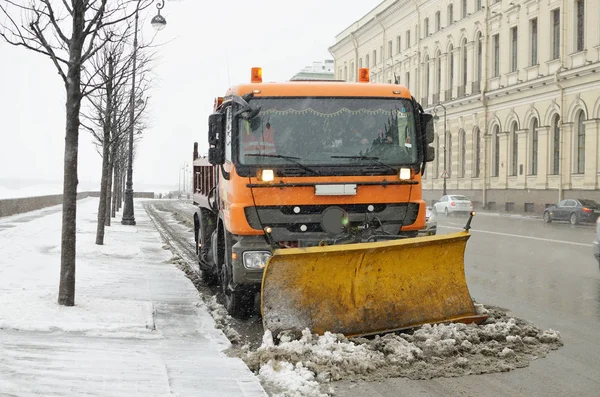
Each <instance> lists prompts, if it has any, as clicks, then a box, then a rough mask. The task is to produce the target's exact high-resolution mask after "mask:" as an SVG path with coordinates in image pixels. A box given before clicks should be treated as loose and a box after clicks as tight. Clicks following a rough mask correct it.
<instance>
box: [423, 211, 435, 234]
mask: <svg viewBox="0 0 600 397" xmlns="http://www.w3.org/2000/svg"><path fill="white" fill-rule="evenodd" d="M436 233H437V219H436V217H435V214H434V213H433V208H431V207H427V209H426V211H425V229H422V230H420V231H419V234H420V235H421V236H433V235H435V234H436Z"/></svg>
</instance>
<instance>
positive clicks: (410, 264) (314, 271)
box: [193, 68, 485, 336]
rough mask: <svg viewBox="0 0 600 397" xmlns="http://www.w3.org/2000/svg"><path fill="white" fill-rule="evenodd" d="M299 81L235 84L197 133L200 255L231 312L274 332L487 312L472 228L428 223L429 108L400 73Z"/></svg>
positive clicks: (379, 325)
mask: <svg viewBox="0 0 600 397" xmlns="http://www.w3.org/2000/svg"><path fill="white" fill-rule="evenodd" d="M359 72H360V73H359V82H353V83H347V82H337V81H292V82H286V83H263V82H262V70H261V69H260V68H253V69H252V73H251V82H250V83H249V84H242V85H239V86H236V87H233V88H230V89H229V90H228V91H227V93H226V94H225V96H224V97H220V98H218V99H217V100H216V101H215V107H214V113H213V114H212V115H211V116H210V117H209V123H208V124H209V132H208V156H202V157H200V156H199V155H198V144H197V143H195V144H194V195H193V197H194V204H195V205H196V206H197V210H196V213H195V215H194V224H195V240H196V252H197V254H198V262H199V267H200V270H201V273H202V277H203V279H204V281H205V282H206V283H208V284H212V285H220V286H221V288H222V291H223V295H224V300H225V306H226V308H227V311H228V312H229V313H230V314H231V315H232V316H233V317H237V318H244V317H247V316H249V315H250V314H252V312H253V309H254V306H255V305H254V302H255V297H256V294H257V293H260V298H261V312H262V318H263V324H264V326H265V329H269V330H271V331H272V332H273V334H274V335H277V334H278V333H280V332H281V331H284V330H292V331H302V330H304V329H305V328H308V329H310V330H311V331H312V332H314V333H319V334H322V333H324V332H326V331H330V332H334V333H343V334H344V335H346V336H357V335H371V334H379V333H384V332H390V331H395V330H400V329H406V328H411V327H415V326H418V325H421V324H425V323H441V322H452V321H460V322H481V321H483V319H484V318H485V317H484V316H480V315H478V314H477V312H476V310H475V307H474V305H473V302H472V299H471V296H470V294H469V290H468V288H467V285H466V280H465V273H464V251H465V247H466V242H467V240H468V239H469V233H468V229H469V223H470V219H469V223H467V227H466V228H465V231H464V232H458V233H454V234H447V235H438V236H428V237H417V234H418V231H419V230H421V229H423V228H424V227H425V208H426V207H425V202H424V201H423V199H422V195H421V193H422V184H421V177H422V175H423V173H424V172H425V166H426V164H427V162H430V161H432V160H433V159H434V150H433V148H432V147H430V143H431V142H433V139H434V132H433V120H432V115H430V114H426V113H424V111H423V109H422V107H421V106H420V105H419V104H418V103H417V102H416V101H415V99H414V98H413V97H412V96H411V94H410V92H409V91H408V89H407V88H405V87H403V86H400V85H395V84H375V83H369V71H368V69H360V71H359Z"/></svg>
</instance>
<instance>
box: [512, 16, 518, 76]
mask: <svg viewBox="0 0 600 397" xmlns="http://www.w3.org/2000/svg"><path fill="white" fill-rule="evenodd" d="M510 40H511V44H510V47H511V51H512V53H511V55H510V58H511V59H510V60H511V64H510V71H511V72H516V71H517V70H518V69H517V68H518V67H517V51H518V44H517V43H518V42H517V40H518V34H517V27H516V26H515V27H514V28H511V29H510Z"/></svg>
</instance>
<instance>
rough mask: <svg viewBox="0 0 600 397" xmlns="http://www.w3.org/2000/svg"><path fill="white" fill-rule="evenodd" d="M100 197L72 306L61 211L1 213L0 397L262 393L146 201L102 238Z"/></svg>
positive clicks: (85, 220)
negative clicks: (61, 289)
mask: <svg viewBox="0 0 600 397" xmlns="http://www.w3.org/2000/svg"><path fill="white" fill-rule="evenodd" d="M97 207H98V200H97V199H92V198H90V199H84V200H81V201H80V202H79V205H78V210H77V211H78V213H77V218H78V219H77V281H76V282H77V285H76V288H77V290H76V298H75V299H76V305H75V306H74V307H64V306H59V305H58V304H57V303H56V300H57V295H58V279H59V269H60V235H61V217H62V213H61V212H60V211H56V208H54V209H52V208H51V209H45V210H43V211H35V212H32V213H27V214H22V215H18V216H12V217H7V218H0V252H2V255H1V256H0V396H181V397H182V396H215V397H216V396H245V397H254V396H266V395H267V393H266V392H265V390H264V389H263V387H262V385H261V383H260V382H259V380H258V378H257V377H256V376H255V375H254V374H253V373H252V372H251V371H250V370H249V369H248V367H247V366H246V365H245V364H244V363H243V362H242V361H241V360H240V359H238V358H232V357H228V356H227V355H226V353H225V352H224V351H225V350H226V349H227V348H228V347H229V346H230V343H229V341H228V340H227V338H226V337H225V335H224V334H223V333H222V331H220V330H219V329H217V328H216V327H215V322H214V320H213V318H212V317H211V316H210V314H209V311H208V309H207V308H206V306H205V305H204V303H203V302H202V299H201V297H200V296H199V294H198V291H197V290H196V289H195V288H194V286H193V284H192V282H191V281H190V280H188V279H187V278H186V277H185V275H184V274H183V272H182V271H180V270H179V269H178V268H177V267H176V266H175V265H174V264H173V263H171V262H172V261H170V259H171V256H172V255H171V253H170V252H169V251H168V250H167V249H166V247H165V246H164V243H163V242H162V240H161V237H160V235H159V234H158V232H157V231H156V229H155V227H154V225H153V223H152V221H151V219H150V218H149V217H148V215H147V214H146V213H145V211H144V208H143V206H142V204H141V202H140V201H138V200H136V201H135V219H136V222H137V225H136V226H124V225H121V224H120V222H119V221H120V215H118V216H117V218H116V219H113V225H112V226H110V227H107V228H106V237H105V244H104V245H102V246H98V245H95V244H94V241H95V230H96V216H97ZM58 208H60V207H58Z"/></svg>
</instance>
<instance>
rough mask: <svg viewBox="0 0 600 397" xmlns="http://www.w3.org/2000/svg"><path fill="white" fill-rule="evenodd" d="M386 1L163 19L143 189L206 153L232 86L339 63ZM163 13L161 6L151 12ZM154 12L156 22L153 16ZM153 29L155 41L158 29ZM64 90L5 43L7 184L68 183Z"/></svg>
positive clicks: (170, 180)
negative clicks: (257, 73) (339, 53)
mask: <svg viewBox="0 0 600 397" xmlns="http://www.w3.org/2000/svg"><path fill="white" fill-rule="evenodd" d="M379 3H380V0H363V1H360V2H358V1H357V2H354V1H352V2H349V1H347V0H326V1H325V0H303V1H298V2H291V1H281V0H255V1H247V0H229V1H228V2H227V7H221V6H223V5H224V4H225V3H224V2H220V1H200V0H183V1H177V2H174V1H173V2H169V1H167V4H166V5H165V8H164V9H163V11H162V14H163V15H164V16H165V18H166V19H167V27H166V28H165V29H164V30H163V31H161V32H160V33H159V41H161V42H166V44H165V45H164V46H162V47H161V48H160V50H159V56H160V58H159V59H158V60H157V61H156V66H155V68H154V73H155V75H156V77H155V80H154V82H153V84H154V88H153V89H152V91H151V92H150V93H149V95H150V97H151V98H150V104H151V106H150V119H151V123H150V128H148V129H147V130H146V131H145V132H144V138H143V141H142V143H141V145H140V147H139V149H138V157H137V158H136V162H135V164H134V190H135V188H136V183H138V184H139V185H140V186H144V185H162V186H164V185H165V184H168V185H172V186H177V183H178V178H179V170H180V168H181V166H182V164H183V163H184V162H186V161H187V162H189V163H190V164H191V160H192V151H193V143H194V142H195V141H197V142H199V143H200V146H201V149H204V150H203V151H205V150H206V149H205V148H206V147H207V144H206V139H207V138H206V131H207V124H208V121H207V120H208V115H209V114H210V112H211V111H212V104H213V100H214V98H215V97H217V96H220V95H223V94H224V93H225V91H226V90H227V88H228V86H229V85H234V84H238V83H243V82H247V81H249V78H250V68H251V67H253V66H262V67H263V78H264V80H265V81H286V80H289V79H290V78H291V77H292V76H293V75H294V74H295V73H296V72H298V71H299V70H300V69H302V68H303V67H305V66H307V65H310V64H312V62H313V61H323V60H325V59H331V55H330V54H329V52H328V51H327V49H328V47H330V46H331V45H333V44H334V43H335V35H337V34H338V33H340V32H341V31H342V30H344V29H345V28H346V27H347V26H349V25H350V24H351V23H353V22H355V21H356V20H357V19H359V18H360V17H361V16H363V15H364V14H366V13H367V12H369V11H370V10H371V9H373V8H374V7H376V6H377V5H378V4H379ZM150 13H151V14H152V15H154V14H155V9H154V7H153V8H152V10H151V11H150ZM152 15H150V17H151V16H152ZM147 25H148V24H146V26H144V31H145V32H147V34H152V28H151V27H150V26H147ZM64 98H65V94H64V86H63V84H62V80H61V78H60V77H59V76H58V74H57V72H56V69H55V67H54V65H53V64H52V62H51V61H50V60H49V59H48V58H45V57H44V56H42V55H40V54H36V53H32V52H30V51H27V50H25V49H23V48H16V47H12V46H10V45H8V44H6V43H5V42H3V41H2V40H1V39H0V116H1V124H0V134H1V136H2V140H1V142H0V179H7V178H9V179H13V178H23V179H33V178H35V179H43V180H47V181H62V175H63V152H64V135H65V131H64V127H65V121H64V117H65V114H64V101H65V99H64ZM79 142H80V143H79V147H80V155H79V180H80V182H81V183H91V182H96V181H99V175H100V164H101V159H100V156H99V155H98V154H97V153H96V151H95V149H94V148H93V145H92V143H91V139H90V135H89V133H88V132H86V131H84V130H82V131H81V132H80V141H79Z"/></svg>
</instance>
